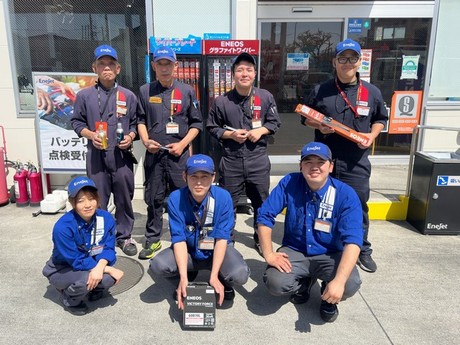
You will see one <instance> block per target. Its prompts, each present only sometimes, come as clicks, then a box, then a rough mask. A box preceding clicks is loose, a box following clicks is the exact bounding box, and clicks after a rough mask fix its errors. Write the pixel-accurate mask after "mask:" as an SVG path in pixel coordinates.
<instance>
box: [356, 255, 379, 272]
mask: <svg viewBox="0 0 460 345" xmlns="http://www.w3.org/2000/svg"><path fill="white" fill-rule="evenodd" d="M357 264H358V266H359V267H360V268H361V269H362V270H363V271H366V272H369V273H373V272H375V271H377V264H376V263H375V261H374V260H373V259H372V256H370V254H363V253H361V254H359V258H358V262H357Z"/></svg>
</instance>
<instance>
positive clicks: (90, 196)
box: [43, 176, 123, 315]
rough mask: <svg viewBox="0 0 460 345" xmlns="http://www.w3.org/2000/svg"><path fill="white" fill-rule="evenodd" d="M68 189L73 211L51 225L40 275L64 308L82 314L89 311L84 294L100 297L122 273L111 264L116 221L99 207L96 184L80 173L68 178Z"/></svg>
mask: <svg viewBox="0 0 460 345" xmlns="http://www.w3.org/2000/svg"><path fill="white" fill-rule="evenodd" d="M68 189H69V202H70V204H71V205H72V207H73V210H71V211H69V212H67V213H66V214H64V215H63V216H62V217H61V218H60V219H59V220H58V221H57V222H56V224H55V225H54V229H53V244H54V248H53V252H52V255H51V258H50V259H49V260H48V261H47V263H46V265H45V267H44V268H43V275H44V276H45V277H47V278H48V280H49V282H50V284H51V285H53V286H54V287H55V288H56V289H57V290H58V291H59V292H60V293H61V296H60V300H61V302H62V304H63V305H64V309H66V310H67V311H69V312H71V313H72V314H74V315H84V314H86V313H87V312H88V307H87V305H86V303H85V302H84V301H83V300H84V299H85V297H86V296H88V300H89V301H96V300H98V299H100V298H101V297H102V296H103V293H104V290H107V289H108V288H110V287H111V286H112V285H114V284H116V283H117V282H118V281H119V280H120V279H121V277H122V276H123V272H122V271H120V270H119V269H117V268H115V267H113V265H114V264H115V261H116V254H115V221H114V219H113V217H112V215H111V214H110V213H109V212H107V211H104V210H101V209H98V206H99V195H98V193H97V189H96V185H95V183H94V182H93V181H92V180H90V179H89V178H88V177H83V176H80V177H76V178H74V179H73V180H72V181H70V184H69V188H68Z"/></svg>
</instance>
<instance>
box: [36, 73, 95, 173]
mask: <svg viewBox="0 0 460 345" xmlns="http://www.w3.org/2000/svg"><path fill="white" fill-rule="evenodd" d="M32 78H33V82H34V94H35V95H36V96H35V97H36V101H37V105H36V113H37V115H36V118H35V130H36V132H37V140H38V145H37V146H38V147H39V156H40V162H41V168H42V171H43V172H45V173H50V172H62V173H67V172H76V173H84V172H85V171H86V146H87V139H86V138H79V137H78V135H77V134H76V133H75V132H74V130H73V129H72V126H71V123H70V119H71V118H72V116H73V105H74V102H75V98H76V95H77V94H78V92H80V91H81V90H83V89H85V88H87V87H91V86H94V84H95V82H96V80H97V75H95V74H84V73H56V72H33V73H32Z"/></svg>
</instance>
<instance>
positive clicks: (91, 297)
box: [88, 288, 104, 302]
mask: <svg viewBox="0 0 460 345" xmlns="http://www.w3.org/2000/svg"><path fill="white" fill-rule="evenodd" d="M102 296H104V289H98V288H96V289H94V290H91V291H90V292H89V294H88V301H90V302H95V301H98V300H100V299H101V298H102Z"/></svg>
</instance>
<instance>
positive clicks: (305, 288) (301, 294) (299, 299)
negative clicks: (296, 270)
mask: <svg viewBox="0 0 460 345" xmlns="http://www.w3.org/2000/svg"><path fill="white" fill-rule="evenodd" d="M315 283H316V279H312V278H311V277H307V278H304V279H303V282H302V285H301V286H300V289H299V290H298V291H297V292H296V293H295V294H293V295H291V298H290V299H289V301H290V302H291V303H292V304H304V303H307V301H308V300H309V298H310V290H311V288H312V286H313V285H314V284H315Z"/></svg>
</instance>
